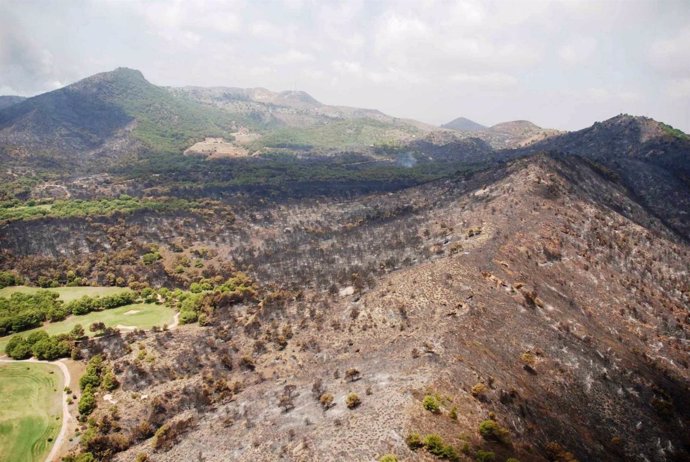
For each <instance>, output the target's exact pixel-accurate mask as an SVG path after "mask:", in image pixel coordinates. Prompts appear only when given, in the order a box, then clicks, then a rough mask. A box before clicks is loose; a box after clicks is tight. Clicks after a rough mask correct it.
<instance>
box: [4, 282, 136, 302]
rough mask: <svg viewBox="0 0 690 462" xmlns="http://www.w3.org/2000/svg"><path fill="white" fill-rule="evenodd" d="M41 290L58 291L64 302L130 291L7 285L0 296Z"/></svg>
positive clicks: (101, 288) (116, 288) (85, 287)
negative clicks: (85, 296) (86, 296)
mask: <svg viewBox="0 0 690 462" xmlns="http://www.w3.org/2000/svg"><path fill="white" fill-rule="evenodd" d="M39 290H50V291H51V292H57V293H58V294H60V300H62V301H63V302H65V303H67V302H71V301H72V300H76V299H78V298H81V297H83V296H84V295H88V296H89V297H96V296H100V297H104V296H106V295H115V294H119V293H122V292H127V291H129V289H128V288H126V287H89V286H78V287H55V288H50V289H42V288H40V287H28V286H13V287H5V288H4V289H0V297H9V296H10V295H12V294H13V293H15V292H22V293H25V294H33V293H35V292H38V291H39Z"/></svg>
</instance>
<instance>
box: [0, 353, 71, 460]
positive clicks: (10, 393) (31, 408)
mask: <svg viewBox="0 0 690 462" xmlns="http://www.w3.org/2000/svg"><path fill="white" fill-rule="evenodd" d="M51 372H52V373H51ZM63 388H64V384H63V377H62V373H61V372H60V370H59V369H58V368H57V367H56V366H53V365H50V364H32V363H27V362H21V363H17V364H0V462H17V461H27V462H33V461H36V462H40V461H42V460H43V458H44V457H45V456H46V455H47V454H48V452H49V451H50V447H51V446H52V443H53V441H54V440H55V438H56V437H57V435H58V433H59V432H60V426H61V425H62V401H61V400H62V397H63V392H62V390H63Z"/></svg>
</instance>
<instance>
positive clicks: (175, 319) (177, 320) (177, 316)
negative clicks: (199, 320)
mask: <svg viewBox="0 0 690 462" xmlns="http://www.w3.org/2000/svg"><path fill="white" fill-rule="evenodd" d="M179 325H180V312H179V311H178V312H177V313H175V317H173V323H172V324H170V325H169V326H168V329H174V328H176V327H177V326H179Z"/></svg>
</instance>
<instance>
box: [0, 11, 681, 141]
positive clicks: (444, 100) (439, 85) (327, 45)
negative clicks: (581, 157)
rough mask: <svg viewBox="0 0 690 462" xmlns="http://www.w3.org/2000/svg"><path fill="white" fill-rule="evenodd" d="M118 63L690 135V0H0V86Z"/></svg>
mask: <svg viewBox="0 0 690 462" xmlns="http://www.w3.org/2000/svg"><path fill="white" fill-rule="evenodd" d="M119 66H126V67H132V68H136V69H139V70H141V71H142V72H143V73H144V75H145V76H146V77H147V79H148V80H150V81H151V82H153V83H155V84H159V85H173V86H182V85H202V86H237V87H266V88H268V89H271V90H294V89H298V90H304V91H307V92H308V93H310V94H311V95H312V96H314V97H315V98H317V99H318V100H320V101H322V102H323V103H327V104H340V105H349V106H358V107H368V108H376V109H380V110H382V111H384V112H386V113H388V114H391V115H394V116H398V117H410V118H414V119H418V120H421V121H424V122H429V123H433V124H440V123H444V122H447V121H449V120H450V119H453V118H455V117H458V116H465V117H468V118H471V119H473V120H475V121H477V122H480V123H483V124H489V125H491V124H495V123H498V122H502V121H505V120H513V119H529V120H531V121H533V122H535V123H537V124H538V125H541V126H545V127H554V128H560V129H578V128H583V127H585V126H588V125H591V123H592V122H593V121H595V120H603V119H606V118H609V117H611V116H614V115H616V114H619V113H621V112H626V113H631V114H635V115H648V116H651V117H654V118H655V119H658V120H662V121H664V122H667V123H670V124H671V125H674V126H676V127H678V128H681V129H683V130H684V131H685V132H690V1H688V0H678V1H674V0H665V1H641V0H639V1H638V0H623V1H614V0H611V1H605V0H596V1H594V0H593V1H588V2H583V1H575V0H569V1H560V2H556V1H549V2H547V1H536V0H535V1H529V0H528V1H525V0H521V1H517V0H508V1H499V0H491V1H475V0H458V1H437V0H416V1H410V2H407V1H401V0H390V1H383V0H382V1H358V0H350V1H347V2H343V3H338V2H330V1H325V0H311V1H310V0H283V1H280V0H273V1H257V0H254V1H249V0H247V1H243V0H237V1H235V0H233V1H223V2H220V1H204V0H184V1H146V2H143V1H142V2H134V1H126V2H125V1H114V0H100V1H96V0H59V1H57V0H56V1H50V0H16V1H14V0H0V94H20V95H33V94H36V93H40V92H44V91H48V90H52V89H55V88H58V87H60V86H63V85H66V84H69V83H71V82H74V81H76V80H78V79H80V78H83V77H86V76H88V75H90V74H94V73H97V72H102V71H107V70H112V69H114V68H116V67H119Z"/></svg>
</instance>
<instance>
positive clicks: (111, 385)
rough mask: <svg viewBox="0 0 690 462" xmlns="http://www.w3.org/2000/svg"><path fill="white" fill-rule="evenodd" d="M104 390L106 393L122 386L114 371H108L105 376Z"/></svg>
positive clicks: (103, 381)
mask: <svg viewBox="0 0 690 462" xmlns="http://www.w3.org/2000/svg"><path fill="white" fill-rule="evenodd" d="M101 385H102V386H103V389H104V390H106V391H113V390H114V389H116V388H117V387H119V386H120V382H118V381H117V377H115V374H113V371H108V372H106V373H105V374H104V375H103V380H102V384H101Z"/></svg>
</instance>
